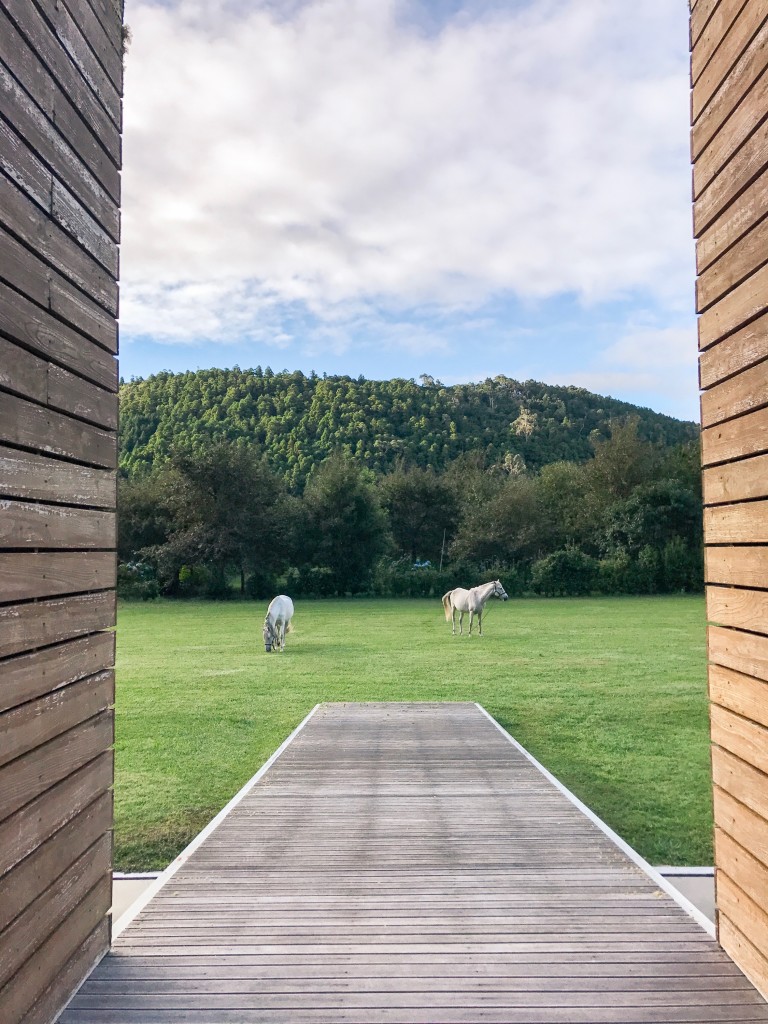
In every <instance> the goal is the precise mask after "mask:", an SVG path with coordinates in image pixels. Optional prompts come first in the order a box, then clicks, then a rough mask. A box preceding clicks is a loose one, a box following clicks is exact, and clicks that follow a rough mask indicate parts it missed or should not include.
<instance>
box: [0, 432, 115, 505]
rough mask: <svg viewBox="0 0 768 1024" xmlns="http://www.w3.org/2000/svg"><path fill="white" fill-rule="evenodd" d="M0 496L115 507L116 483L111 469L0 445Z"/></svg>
mask: <svg viewBox="0 0 768 1024" xmlns="http://www.w3.org/2000/svg"><path fill="white" fill-rule="evenodd" d="M0 497H2V498H26V499H28V500H33V501H43V502H58V503H61V504H66V505H93V506H96V507H98V508H106V509H114V508H115V505H116V503H117V484H116V480H115V474H114V473H113V472H112V471H111V470H107V469H96V468H94V467H92V466H80V465H77V464H75V463H73V462H63V461H61V460H60V459H51V458H48V457H47V456H45V455H37V454H35V453H32V452H23V451H19V450H18V449H16V448H5V447H3V446H2V445H0Z"/></svg>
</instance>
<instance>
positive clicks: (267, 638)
mask: <svg viewBox="0 0 768 1024" xmlns="http://www.w3.org/2000/svg"><path fill="white" fill-rule="evenodd" d="M261 633H262V636H263V637H264V647H265V649H266V652H267V654H269V652H270V651H271V650H272V647H273V645H274V643H275V630H274V627H273V626H272V623H271V622H270V621H269V618H266V619H264V628H263V629H262V631H261Z"/></svg>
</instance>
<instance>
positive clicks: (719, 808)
mask: <svg viewBox="0 0 768 1024" xmlns="http://www.w3.org/2000/svg"><path fill="white" fill-rule="evenodd" d="M713 800H714V815H715V826H716V828H717V829H718V830H720V831H722V832H724V833H725V834H726V835H728V836H730V837H731V838H732V839H734V837H737V838H736V841H737V842H738V844H739V846H741V847H742V849H745V850H746V851H747V852H748V853H749V854H750V855H751V856H753V857H755V858H756V859H757V860H759V861H760V862H761V863H762V864H766V865H767V866H768V821H766V819H765V818H762V817H761V816H760V815H759V814H755V812H754V811H751V810H750V809H749V808H748V807H745V805H744V804H742V803H740V802H739V801H738V800H737V799H736V798H735V797H733V796H731V794H730V793H727V792H726V791H725V790H723V789H720V787H719V786H715V789H714V792H713Z"/></svg>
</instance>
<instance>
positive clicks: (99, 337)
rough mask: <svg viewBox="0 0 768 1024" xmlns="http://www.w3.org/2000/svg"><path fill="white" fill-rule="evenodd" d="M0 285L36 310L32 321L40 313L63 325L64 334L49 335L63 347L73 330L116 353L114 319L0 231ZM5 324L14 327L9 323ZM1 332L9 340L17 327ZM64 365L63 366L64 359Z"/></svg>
mask: <svg viewBox="0 0 768 1024" xmlns="http://www.w3.org/2000/svg"><path fill="white" fill-rule="evenodd" d="M0 281H2V282H3V283H4V284H7V285H10V290H11V295H12V298H13V301H14V302H20V299H21V297H23V298H29V299H31V300H32V302H33V304H34V305H36V306H37V307H38V309H36V310H34V309H33V310H32V311H31V313H30V316H31V318H32V320H33V321H37V320H39V318H40V311H41V310H42V312H43V313H50V314H52V319H53V320H54V321H62V322H63V327H64V328H65V330H64V331H59V328H58V327H55V328H54V327H53V326H52V327H51V331H57V332H58V338H59V339H60V341H61V343H62V344H63V345H64V346H65V347H66V343H67V334H68V332H67V331H66V328H74V329H75V331H77V332H79V333H80V334H84V335H85V336H86V337H88V338H90V339H91V340H92V341H95V342H96V344H97V345H100V346H101V347H102V348H105V349H107V351H108V352H111V353H112V354H113V355H114V353H115V352H116V351H117V324H116V322H115V319H114V317H113V316H111V314H109V313H108V312H107V311H106V310H105V309H102V307H101V306H99V305H98V304H97V303H95V302H94V301H93V300H92V299H90V298H88V296H87V295H85V294H84V293H83V292H81V291H80V290H79V289H78V288H76V287H75V286H74V285H72V284H71V283H70V282H69V281H67V280H66V278H64V277H63V276H62V275H61V274H59V273H58V272H57V271H55V270H53V268H52V267H50V266H49V265H48V264H46V263H44V262H43V261H42V260H41V259H40V258H39V257H38V256H37V255H36V254H35V253H34V252H32V251H31V250H30V249H28V248H27V247H26V246H24V245H22V244H21V243H20V242H18V241H17V240H16V239H15V238H14V237H13V236H12V235H10V234H8V232H7V231H4V230H3V228H2V227H0ZM6 294H7V293H6ZM25 308H26V307H25ZM5 322H6V323H11V324H13V323H14V321H12V320H8V319H6V321H5ZM4 329H5V330H6V331H7V332H8V333H9V334H10V336H11V337H17V336H18V335H17V330H18V327H17V326H14V327H10V328H4ZM76 345H79V342H76ZM75 352H76V348H75ZM63 362H64V363H65V364H66V358H65V359H64V360H63Z"/></svg>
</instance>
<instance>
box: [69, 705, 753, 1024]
mask: <svg viewBox="0 0 768 1024" xmlns="http://www.w3.org/2000/svg"><path fill="white" fill-rule="evenodd" d="M60 1021H61V1024H86V1022H93V1024H106V1022H115V1024H117V1022H121V1024H149V1022H153V1024H171V1022H180V1021H185V1022H199V1024H203V1022H205V1024H217V1022H218V1024H224V1022H226V1021H237V1022H238V1024H249V1022H266V1021H273V1022H275V1021H291V1022H292V1024H298V1022H301V1021H307V1022H310V1021H313V1022H315V1021H316V1022H321V1021H322V1022H326V1021H327V1022H331V1021H334V1022H337V1021H358V1022H400V1024H408V1022H420V1024H427V1022H431V1024H439V1022H441V1021H442V1022H444V1024H449V1022H456V1024H466V1022H471V1021H499V1022H501V1021H504V1022H506V1024H513V1022H521V1024H522V1022H526V1021H527V1022H531V1024H533V1022H539V1021H540V1022H544V1021H548V1022H553V1021H563V1022H576V1021H585V1022H586V1021H589V1022H593V1024H596V1022H598V1021H605V1022H614V1024H619V1022H622V1024H631V1022H637V1024H640V1022H650V1021H665V1022H678V1021H679V1022H682V1021H697V1022H701V1024H703V1022H710V1021H768V1005H766V1003H765V1002H764V1001H763V999H762V998H761V997H760V996H759V995H758V993H757V992H756V990H755V989H754V988H753V987H752V986H751V985H750V984H749V982H747V981H746V979H745V978H744V976H743V975H742V974H741V973H740V972H739V971H738V969H737V968H736V967H735V966H734V965H733V963H732V962H731V961H730V960H729V959H728V957H726V956H725V955H724V954H723V953H722V951H721V950H720V949H719V948H718V946H717V945H716V943H715V942H714V940H713V939H711V938H710V937H709V935H708V934H707V933H706V932H705V931H704V930H703V928H702V927H701V926H700V925H699V924H697V923H696V921H695V920H693V918H691V917H689V916H688V914H686V912H685V911H684V910H683V909H682V908H681V907H680V906H678V904H677V903H676V902H675V901H674V900H673V899H672V898H671V897H670V896H669V895H667V894H666V893H664V892H662V891H661V890H660V889H659V888H658V887H657V885H656V883H655V881H654V880H653V879H652V878H651V877H650V876H649V875H647V874H646V873H645V872H644V871H643V870H642V869H641V868H640V867H638V866H637V864H635V863H633V861H632V860H630V858H629V857H628V856H627V854H625V853H624V852H623V851H622V850H621V849H620V848H619V846H617V844H616V843H615V842H614V841H613V840H612V838H611V837H610V836H608V835H606V834H605V833H604V832H603V831H601V829H600V828H599V827H598V826H597V825H596V824H595V823H594V822H593V821H592V820H590V819H589V817H587V815H586V814H585V813H583V812H582V810H581V809H580V808H579V807H578V806H576V805H575V804H574V803H573V802H572V801H571V800H569V799H568V797H567V796H566V795H564V794H563V793H562V792H560V791H559V790H558V789H557V788H556V787H555V786H554V785H553V784H552V782H551V781H550V780H549V779H548V778H547V777H546V776H545V775H544V774H543V773H542V772H540V771H539V770H538V769H537V767H536V766H535V765H534V764H532V763H531V762H530V761H529V760H528V759H527V758H526V757H525V756H524V755H523V754H522V753H521V752H520V751H519V750H518V749H517V748H516V747H515V746H514V745H513V744H511V743H510V742H509V740H508V738H507V737H506V736H505V735H504V734H502V733H501V732H500V731H499V730H497V729H496V728H495V727H494V724H493V723H492V722H491V721H489V719H488V718H487V717H486V716H485V715H483V713H482V712H481V711H480V710H479V709H478V708H477V707H476V706H475V705H473V704H333V705H324V706H321V707H320V708H319V709H318V710H317V711H316V713H315V714H314V715H313V716H312V718H311V719H310V720H309V722H308V723H307V725H306V726H305V728H304V729H303V730H302V731H301V732H299V733H298V734H297V736H296V737H295V738H294V739H293V741H292V742H291V743H290V744H289V745H288V746H287V747H286V748H285V750H284V751H283V753H282V754H281V756H280V757H279V758H278V759H277V760H276V761H275V762H274V764H273V765H272V766H271V767H270V768H269V770H268V771H267V772H266V773H265V774H264V775H263V777H262V778H261V779H260V780H259V781H258V782H257V783H256V784H255V785H254V786H253V787H252V788H251V789H250V790H249V791H248V792H247V794H246V795H245V796H244V797H243V799H242V800H241V801H240V802H239V803H237V805H236V806H234V807H233V808H232V809H231V810H230V811H229V813H228V814H227V815H226V816H225V817H224V818H223V820H222V821H221V823H220V824H219V825H218V827H216V828H215V829H214V830H213V831H212V832H211V833H210V834H209V835H208V836H207V838H205V840H204V841H203V842H202V843H201V844H200V845H199V846H198V847H197V848H196V849H194V850H193V851H192V852H191V853H190V854H189V856H188V857H184V858H183V863H182V864H181V867H179V869H178V870H177V871H176V872H175V873H174V874H172V876H171V877H169V878H168V879H167V881H166V882H165V884H164V885H163V886H162V887H161V888H160V889H159V891H158V892H157V893H156V895H155V896H154V898H153V899H152V900H151V901H150V902H149V903H148V904H147V906H146V907H145V908H144V909H143V910H142V912H141V913H140V914H139V915H138V917H137V918H136V919H135V920H134V921H133V922H132V923H131V924H129V925H128V926H127V928H125V930H123V931H122V933H121V934H120V935H119V937H118V939H117V940H116V942H115V945H114V948H113V950H112V952H111V953H110V954H109V955H108V956H107V957H106V958H105V959H104V960H103V961H102V963H101V964H100V966H99V967H98V968H97V970H96V971H95V972H94V974H93V975H92V976H91V978H90V979H89V980H88V981H87V982H86V984H85V985H84V986H83V987H82V989H81V990H80V992H79V993H78V995H77V996H76V997H75V999H74V1000H73V1002H72V1003H71V1004H70V1006H69V1007H68V1008H67V1010H66V1011H65V1012H64V1014H63V1015H62V1017H61V1018H60Z"/></svg>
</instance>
